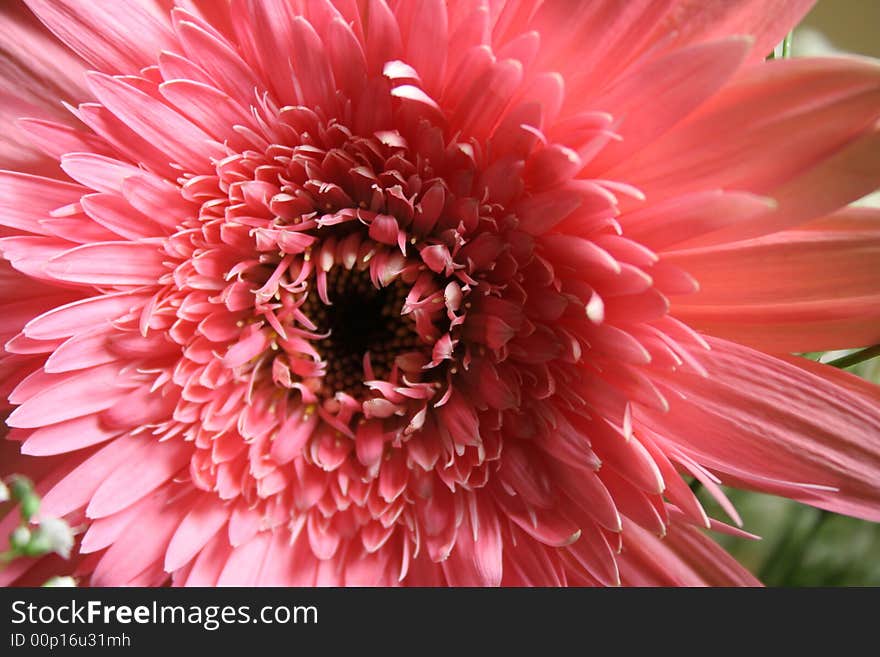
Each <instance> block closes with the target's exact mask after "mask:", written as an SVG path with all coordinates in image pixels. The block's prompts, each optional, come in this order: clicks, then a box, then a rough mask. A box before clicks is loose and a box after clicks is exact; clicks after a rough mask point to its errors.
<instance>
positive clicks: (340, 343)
mask: <svg viewBox="0 0 880 657" xmlns="http://www.w3.org/2000/svg"><path fill="white" fill-rule="evenodd" d="M408 292H409V288H408V287H407V286H406V285H405V284H404V283H403V282H402V281H400V280H399V279H395V280H394V281H392V282H391V283H390V284H389V285H388V286H387V287H381V288H378V289H377V288H376V287H375V286H374V285H373V282H372V281H371V280H370V273H369V271H359V270H357V269H346V268H345V267H340V266H336V267H333V268H332V269H331V270H330V271H328V272H327V296H328V297H329V299H330V301H331V305H329V306H328V305H326V304H325V303H324V302H323V301H322V300H321V298H320V297H319V296H318V294H316V293H315V291H314V290H313V291H312V293H310V294H309V296H308V298H307V299H306V300H305V302H304V303H303V306H302V308H301V310H302V311H303V313H304V314H305V315H306V316H307V317H308V318H309V319H311V320H312V321H313V322H314V323H315V325H316V326H317V331H316V333H320V334H329V335H327V337H326V338H323V339H321V340H319V341H317V342H316V347H317V350H318V352H319V353H320V355H321V358H322V360H324V361H325V362H326V364H327V373H326V375H325V376H324V377H323V380H322V383H323V390H322V392H323V393H325V394H326V395H328V396H329V395H333V394H334V393H335V392H347V393H349V394H353V395H357V394H358V393H360V392H361V390H362V384H363V381H364V380H365V378H373V379H378V380H387V379H388V378H389V375H390V374H391V369H392V367H393V365H394V359H395V358H396V357H397V356H399V355H401V354H404V353H407V352H411V351H419V350H422V349H424V345H423V344H422V342H421V341H420V339H419V337H418V334H417V333H416V326H415V323H414V322H413V321H412V320H411V319H410V317H409V316H408V315H403V314H401V313H402V311H403V305H404V301H405V299H406V296H407V293H408ZM367 355H369V362H370V366H371V367H372V377H369V376H368V374H367V372H365V368H364V360H365V356H367Z"/></svg>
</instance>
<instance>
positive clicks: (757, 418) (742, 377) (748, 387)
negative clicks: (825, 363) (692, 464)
mask: <svg viewBox="0 0 880 657" xmlns="http://www.w3.org/2000/svg"><path fill="white" fill-rule="evenodd" d="M708 342H709V344H710V346H711V347H712V351H711V358H709V359H707V360H706V361H705V366H706V369H707V371H708V372H709V377H708V378H702V377H698V376H693V375H685V374H683V373H682V374H680V375H679V376H677V377H676V381H675V382H674V383H671V382H669V381H666V383H667V384H671V385H673V386H674V388H675V389H676V390H677V391H679V392H681V393H682V394H684V395H686V396H687V401H684V400H682V399H678V398H676V397H671V398H670V407H671V408H670V412H669V414H668V415H665V416H664V415H660V414H657V413H654V412H650V413H641V414H640V415H642V416H643V417H642V420H641V421H644V422H645V423H646V424H648V426H650V427H651V428H652V429H653V430H655V431H656V432H657V433H658V434H660V435H661V436H663V438H664V439H665V440H667V441H669V442H670V443H671V444H674V445H676V446H678V447H679V449H681V450H682V451H684V452H685V453H686V454H688V455H690V456H692V457H693V458H695V459H696V460H697V461H699V462H700V463H702V464H705V465H706V466H708V467H709V468H711V469H713V470H715V471H717V472H720V473H722V476H724V474H729V475H730V476H731V477H733V478H735V479H736V480H738V481H742V482H744V483H746V484H747V485H749V486H756V487H760V488H763V489H765V490H770V491H778V492H782V493H783V494H785V495H786V496H788V497H793V498H794V499H798V500H801V501H804V502H807V503H809V504H814V505H816V506H820V507H822V508H827V509H831V510H834V511H838V512H841V513H847V514H849V515H856V516H860V517H864V518H870V519H874V520H876V519H878V518H880V511H878V495H880V492H878V489H877V485H876V482H877V479H878V476H880V442H878V437H880V406H878V404H877V400H876V392H875V395H874V397H869V396H866V395H864V394H860V393H856V392H852V391H850V390H847V389H845V388H843V387H841V386H839V385H836V384H835V383H834V382H833V381H834V377H835V376H836V374H834V376H832V377H831V378H825V377H823V376H822V374H821V370H819V373H808V372H806V371H805V370H803V369H801V368H797V367H794V366H793V365H790V364H789V363H787V362H785V361H783V360H780V359H777V358H773V357H772V356H767V355H764V354H762V353H760V352H757V351H753V350H751V349H749V348H747V347H742V346H739V345H736V344H734V343H730V342H726V341H724V340H720V339H717V338H711V339H709V340H708ZM826 369H830V368H826ZM671 417H677V418H681V419H679V420H678V421H676V422H670V421H669V418H671ZM728 437H733V438H734V439H730V438H728ZM774 482H775V483H774Z"/></svg>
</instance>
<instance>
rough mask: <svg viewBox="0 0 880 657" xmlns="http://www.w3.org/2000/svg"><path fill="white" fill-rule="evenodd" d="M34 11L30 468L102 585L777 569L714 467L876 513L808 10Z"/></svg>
mask: <svg viewBox="0 0 880 657" xmlns="http://www.w3.org/2000/svg"><path fill="white" fill-rule="evenodd" d="M25 4H26V5H27V9H29V10H30V11H31V12H33V15H35V16H36V19H39V21H40V22H41V23H42V25H41V24H40V22H38V21H37V20H36V19H34V17H33V16H31V15H29V13H28V11H27V9H25V8H24V7H19V6H16V5H15V4H14V3H13V4H12V5H5V6H4V9H3V12H4V13H3V16H2V20H0V33H2V35H3V43H4V48H5V52H4V53H3V55H4V58H3V60H2V61H0V85H2V87H3V90H4V100H3V103H2V106H0V118H2V120H3V122H4V126H3V134H2V136H0V139H2V141H0V156H2V157H3V160H4V163H5V166H6V167H7V168H9V169H10V170H9V171H4V172H2V173H0V224H2V226H3V227H4V228H2V234H3V238H2V239H0V251H2V255H3V257H4V258H5V261H4V262H3V264H2V269H0V304H2V305H0V308H2V321H0V328H2V343H3V344H5V347H4V349H5V355H4V357H3V360H2V363H3V374H4V380H5V384H4V386H3V389H4V394H3V396H4V398H5V397H6V396H7V395H8V398H9V402H10V405H11V413H10V414H9V416H8V419H7V421H6V422H7V424H8V426H9V427H10V430H9V433H8V438H9V441H7V442H6V446H5V447H4V453H5V456H4V466H3V469H4V471H5V472H22V473H24V474H27V475H28V476H30V477H31V478H32V479H33V480H34V481H35V482H37V489H38V491H40V493H41V494H42V495H44V501H43V511H44V512H45V513H47V514H50V515H52V516H57V517H64V518H65V519H66V520H67V521H68V522H69V523H70V524H71V525H73V526H79V527H81V528H82V529H83V532H82V533H81V534H80V536H79V537H78V540H77V542H76V545H75V548H74V556H73V557H72V559H73V563H74V565H73V567H72V568H73V570H74V574H75V575H76V576H77V577H79V578H81V580H82V581H83V582H84V583H91V584H94V585H160V584H163V583H166V582H169V581H170V582H171V583H173V584H175V585H218V584H219V585H229V584H235V585H262V584H273V585H313V584H319V585H396V584H406V585H478V586H480V585H499V584H505V585H616V584H620V583H623V584H636V585H647V584H666V585H671V584H684V585H695V584H711V585H729V584H746V585H751V584H756V583H757V582H756V580H755V579H754V578H753V577H752V576H751V575H750V574H749V573H748V572H747V571H746V570H745V569H744V568H742V567H741V566H740V565H738V564H737V563H736V562H735V561H734V560H733V559H732V558H730V557H729V556H727V555H726V554H725V553H724V552H723V551H722V550H721V548H719V547H718V546H717V544H716V543H715V542H714V541H713V540H712V539H711V538H710V537H709V536H708V535H707V534H706V533H705V531H704V530H705V529H714V530H717V531H723V532H729V533H734V534H743V533H744V532H742V530H740V529H738V528H736V527H733V526H729V525H727V524H725V523H722V522H720V521H718V520H713V519H710V518H708V517H707V515H706V513H705V512H704V510H703V508H702V507H701V505H700V503H699V502H698V501H697V499H696V497H695V496H694V495H693V493H692V492H691V490H690V488H689V487H688V485H687V483H686V480H685V478H683V477H695V478H696V479H697V480H699V481H701V482H702V483H703V484H704V485H705V486H706V487H707V488H708V490H709V491H710V492H711V493H712V494H713V495H715V496H716V497H717V498H718V500H719V501H720V502H721V503H722V505H723V506H724V507H725V509H726V511H727V513H728V514H729V515H730V517H731V518H732V519H733V521H734V523H735V524H738V522H739V521H738V517H737V515H736V511H735V510H734V509H733V508H732V506H731V505H730V504H729V503H728V502H727V500H726V498H725V497H724V495H723V493H722V492H721V489H720V488H719V487H718V484H719V483H722V482H723V483H724V484H732V485H739V486H743V487H746V488H753V489H757V490H762V491H767V492H771V493H775V494H781V495H786V496H788V497H792V498H794V499H797V500H801V501H803V502H806V503H809V504H813V505H816V506H819V507H821V508H824V509H830V510H833V511H837V512H841V513H846V514H851V515H854V516H859V517H863V518H869V519H873V520H880V483H878V480H880V410H878V403H877V402H878V397H880V396H878V389H877V388H876V387H874V386H872V385H870V384H868V383H866V382H864V381H862V380H859V379H857V378H855V377H853V376H851V375H849V374H846V373H842V372H840V371H837V370H834V369H831V368H829V367H826V366H822V365H818V364H815V363H812V362H809V361H806V360H804V359H797V358H793V357H790V356H788V355H787V354H790V353H792V352H801V351H811V350H826V349H834V348H840V347H855V346H861V345H867V344H871V343H874V342H876V341H878V340H880V321H878V319H880V297H878V290H880V267H878V266H877V262H878V256H880V213H878V212H877V211H875V210H869V209H849V208H846V207H845V206H846V205H847V204H848V203H850V202H851V201H853V200H855V199H857V198H859V197H861V196H863V195H864V194H866V193H868V192H871V191H872V190H874V189H875V188H876V187H877V185H878V182H880V131H878V124H877V121H878V117H880V66H878V64H877V63H875V62H872V61H868V60H862V59H856V58H841V59H817V60H785V61H771V62H765V61H764V56H765V55H766V54H767V52H768V51H770V50H771V48H772V47H773V45H774V44H775V43H777V42H778V41H779V40H780V39H781V38H782V36H783V35H784V33H785V32H787V31H788V30H789V29H790V28H791V26H792V25H793V24H794V23H795V22H797V20H799V19H800V17H801V16H802V15H803V14H804V13H805V12H806V10H807V9H808V7H809V5H810V4H811V3H810V2H804V1H801V0H785V1H783V0H780V1H779V2H775V3H772V7H770V6H769V5H768V3H766V2H764V1H763V0H761V1H758V0H742V1H737V2H729V1H727V0H723V1H722V0H698V1H697V0H633V1H628V2H619V1H618V0H594V1H590V2H581V3H573V2H569V1H547V2H539V1H522V2H500V1H495V0H482V1H480V0H471V1H466V0H462V1H458V2H451V1H450V2H443V1H441V0H418V1H416V0H413V1H409V0H406V1H404V0H401V1H398V2H393V1H389V2H387V3H386V2H384V1H383V0H357V1H356V0H334V1H333V2H331V1H330V0H308V1H300V2H296V1H287V0H232V1H231V2H228V3H227V2H224V1H222V0H217V1H211V0H175V1H173V2H172V1H171V0H154V1H149V0H143V1H136V0H129V1H126V2H121V1H119V2H117V1H113V0H95V1H93V2H81V1H77V0H25ZM43 26H45V27H43ZM46 28H48V30H47V29H46ZM60 101H65V103H64V105H63V106H62V104H61V102H60ZM19 117H29V118H19ZM14 118H19V120H18V121H17V122H16V124H15V128H13V126H12V120H13V119H14ZM59 165H60V166H59ZM19 453H20V454H19ZM15 522H17V518H16V517H15V514H9V516H8V517H7V519H6V521H5V522H0V535H4V536H5V535H6V534H8V533H9V529H10V528H11V527H12V526H13V525H14V523H15ZM55 559H56V560H55V561H52V560H51V559H49V560H45V559H44V560H21V561H18V562H16V563H15V564H14V565H13V566H12V567H10V568H8V569H7V570H5V571H3V572H2V574H0V577H2V579H3V581H5V582H15V581H17V582H19V583H39V582H41V581H43V580H45V579H46V578H47V577H48V575H50V574H57V573H58V572H59V571H63V572H70V569H71V567H70V566H67V570H66V571H64V570H63V568H62V566H61V565H60V564H62V563H63V562H60V561H58V560H57V559H58V558H57V557H56V558H55Z"/></svg>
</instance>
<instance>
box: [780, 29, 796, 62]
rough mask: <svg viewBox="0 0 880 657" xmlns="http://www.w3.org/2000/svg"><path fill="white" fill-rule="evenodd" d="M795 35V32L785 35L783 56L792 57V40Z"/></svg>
mask: <svg viewBox="0 0 880 657" xmlns="http://www.w3.org/2000/svg"><path fill="white" fill-rule="evenodd" d="M793 36H794V32H789V33H788V34H786V35H785V38H784V39H783V40H782V58H783V59H788V58H789V57H791V41H792V37H793Z"/></svg>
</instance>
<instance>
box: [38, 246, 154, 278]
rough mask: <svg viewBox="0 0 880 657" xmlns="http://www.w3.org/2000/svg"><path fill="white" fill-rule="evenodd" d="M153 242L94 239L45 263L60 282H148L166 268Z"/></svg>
mask: <svg viewBox="0 0 880 657" xmlns="http://www.w3.org/2000/svg"><path fill="white" fill-rule="evenodd" d="M164 261H165V256H164V255H163V254H162V252H161V251H160V250H159V248H158V245H157V244H156V243H155V242H146V241H143V242H97V243H94V244H84V245H83V246H80V247H77V248H75V249H71V250H70V251H66V252H64V253H60V254H58V255H57V256H55V257H54V258H52V259H51V260H50V261H49V263H48V264H47V265H46V271H47V273H48V274H49V275H50V276H52V277H53V278H56V279H58V280H60V281H68V282H70V283H87V284H89V285H120V286H122V285H150V284H155V283H156V282H157V281H158V280H159V277H160V276H161V275H162V273H163V272H164V271H165V267H164V265H163V263H164Z"/></svg>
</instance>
